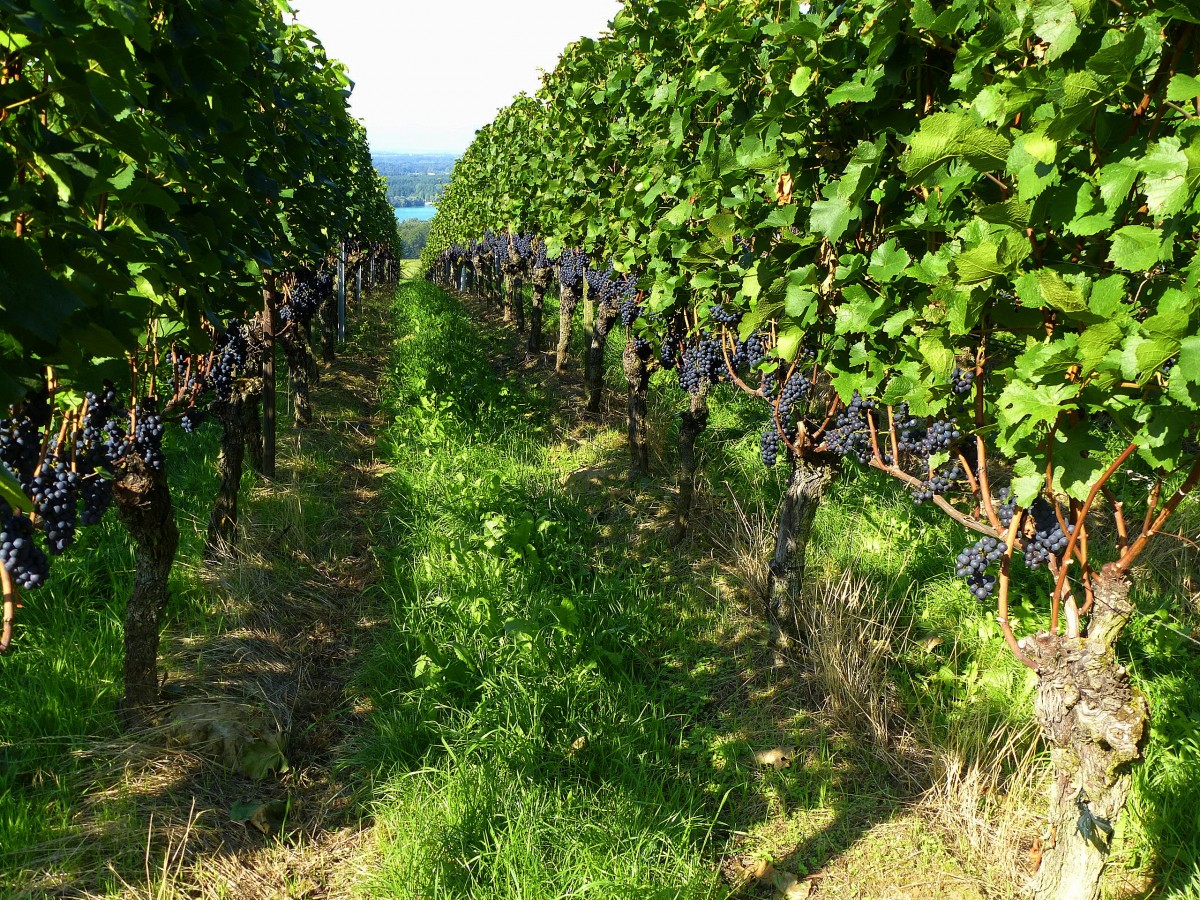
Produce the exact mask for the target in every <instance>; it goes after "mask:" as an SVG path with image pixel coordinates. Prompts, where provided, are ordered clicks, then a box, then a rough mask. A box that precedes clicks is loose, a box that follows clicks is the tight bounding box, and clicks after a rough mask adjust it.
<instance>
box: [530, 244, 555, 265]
mask: <svg viewBox="0 0 1200 900" xmlns="http://www.w3.org/2000/svg"><path fill="white" fill-rule="evenodd" d="M553 265H554V260H552V259H550V258H549V257H547V256H546V242H545V241H538V245H537V249H536V250H534V252H533V267H534V268H535V269H549V268H550V267H551V266H553Z"/></svg>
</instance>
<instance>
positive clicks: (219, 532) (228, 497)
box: [204, 396, 246, 559]
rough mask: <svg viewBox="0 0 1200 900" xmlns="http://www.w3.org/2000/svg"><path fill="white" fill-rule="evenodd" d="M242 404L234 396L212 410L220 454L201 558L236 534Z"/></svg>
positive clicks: (243, 429) (243, 435) (243, 428)
mask: <svg viewBox="0 0 1200 900" xmlns="http://www.w3.org/2000/svg"><path fill="white" fill-rule="evenodd" d="M245 406H246V401H245V399H244V398H243V397H241V396H235V397H234V398H233V399H231V400H230V401H229V402H228V403H222V404H220V405H219V406H218V407H217V409H216V410H215V414H216V417H217V419H218V421H220V423H221V452H220V454H219V455H218V456H217V496H216V498H215V499H214V500H213V506H212V512H211V513H210V514H209V517H208V534H207V536H206V538H205V541H204V554H205V556H206V557H207V558H209V559H211V558H213V557H214V556H216V554H217V552H218V551H219V550H220V549H221V547H224V546H229V545H231V544H232V543H233V541H234V537H235V535H236V534H237V519H238V493H239V491H240V489H241V486H242V465H243V462H244V461H245V457H246V410H245Z"/></svg>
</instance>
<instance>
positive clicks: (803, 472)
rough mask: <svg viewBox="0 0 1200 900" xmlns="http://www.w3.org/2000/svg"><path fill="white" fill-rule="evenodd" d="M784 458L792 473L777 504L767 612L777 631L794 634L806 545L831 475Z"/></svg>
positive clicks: (828, 469) (822, 467) (823, 466)
mask: <svg viewBox="0 0 1200 900" xmlns="http://www.w3.org/2000/svg"><path fill="white" fill-rule="evenodd" d="M788 456H789V458H790V459H791V462H792V472H791V477H790V478H789V479H788V486H787V490H786V491H785V492H784V495H783V499H782V500H781V501H780V504H779V526H778V530H777V531H776V533H775V553H774V555H773V556H772V557H771V567H770V568H771V596H770V600H769V611H770V615H771V618H772V619H773V620H774V622H775V625H776V626H777V627H778V628H779V629H780V630H781V631H783V632H786V633H790V634H795V633H796V631H797V627H796V604H797V603H798V602H799V600H800V597H801V595H802V593H803V590H804V579H805V569H806V566H807V563H808V541H809V538H810V537H812V527H813V521H814V520H815V519H816V515H817V510H818V509H819V508H820V506H821V500H822V498H823V497H824V496H825V489H826V488H827V487H828V486H829V483H830V482H831V481H832V480H833V478H834V474H835V473H834V469H833V466H831V465H829V464H827V463H823V462H813V461H810V460H806V459H803V458H801V457H798V456H796V455H795V454H793V453H790V452H789V454H788Z"/></svg>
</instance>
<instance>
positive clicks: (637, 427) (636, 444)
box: [621, 341, 650, 482]
mask: <svg viewBox="0 0 1200 900" xmlns="http://www.w3.org/2000/svg"><path fill="white" fill-rule="evenodd" d="M621 367H622V369H624V371H625V381H626V382H627V383H628V385H629V397H628V404H627V410H626V426H627V429H628V434H629V480H630V481H631V482H632V481H635V480H636V479H638V478H639V477H642V476H644V475H647V474H649V472H650V445H649V443H648V442H647V440H646V433H647V428H646V393H647V389H648V388H649V386H650V366H649V364H648V363H647V362H646V360H645V359H644V358H643V357H642V355H641V354H639V353H638V352H637V350H635V349H634V346H633V341H630V342H629V343H627V344H626V345H625V351H624V353H622V354H621Z"/></svg>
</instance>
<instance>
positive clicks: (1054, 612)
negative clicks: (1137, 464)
mask: <svg viewBox="0 0 1200 900" xmlns="http://www.w3.org/2000/svg"><path fill="white" fill-rule="evenodd" d="M1136 449H1137V441H1132V442H1131V443H1130V444H1129V446H1128V447H1126V448H1125V449H1124V450H1123V451H1122V452H1121V455H1120V456H1118V457H1117V458H1116V459H1114V460H1113V461H1112V462H1111V463H1110V464H1109V466H1108V468H1107V469H1105V470H1104V474H1103V475H1101V476H1100V478H1099V479H1098V480H1097V481H1096V483H1095V484H1093V485H1092V489H1091V490H1090V491H1089V492H1088V495H1087V499H1086V500H1085V501H1084V502H1083V507H1082V508H1081V509H1080V510H1079V513H1078V514H1077V515H1076V516H1075V529H1074V531H1072V532H1071V537H1070V539H1069V540H1068V541H1067V549H1066V552H1064V553H1063V563H1062V569H1061V570H1060V571H1059V573H1058V579H1057V581H1055V583H1054V593H1053V594H1052V595H1051V598H1050V599H1051V606H1050V631H1051V633H1055V632H1056V630H1057V629H1056V626H1057V624H1058V604H1059V601H1060V599H1061V598H1062V590H1063V585H1064V584H1066V579H1067V569H1068V568H1069V567H1070V565H1071V556H1072V554H1073V553H1074V552H1075V547H1076V545H1077V544H1078V542H1079V538H1080V536H1081V535H1082V534H1083V533H1084V528H1083V523H1084V522H1085V521H1087V516H1088V512H1090V511H1091V508H1092V504H1093V503H1094V502H1095V500H1096V495H1097V494H1099V493H1100V489H1101V488H1102V487H1104V484H1105V482H1107V481H1108V480H1109V479H1110V478H1112V477H1113V475H1115V474H1116V472H1117V470H1118V469H1120V468H1121V466H1123V465H1124V464H1125V460H1127V459H1129V457H1130V456H1131V455H1132V454H1133V451H1134V450H1136ZM1192 474H1193V475H1194V476H1195V477H1197V478H1200V460H1197V461H1196V468H1193V469H1192ZM1181 490H1182V488H1181ZM1189 490H1190V488H1189ZM1172 499H1174V498H1172ZM1179 499H1180V500H1182V499H1183V497H1182V496H1181V497H1180V498H1179ZM1057 506H1058V504H1055V507H1057ZM1171 509H1172V510H1173V509H1174V507H1171ZM1164 512H1166V513H1167V515H1170V510H1164ZM1162 521H1165V519H1164V518H1163V517H1161V516H1160V519H1159V522H1157V523H1156V524H1161V522H1162ZM1142 537H1146V534H1145V532H1143V534H1142ZM1142 537H1139V538H1138V541H1141V540H1142ZM1142 546H1143V547H1144V546H1145V544H1144V543H1143V544H1142ZM1130 549H1132V548H1130ZM1138 552H1139V553H1140V552H1141V549H1140V548H1139V549H1138ZM1126 555H1128V551H1126V554H1125V555H1123V556H1122V557H1121V560H1120V561H1119V562H1118V568H1122V569H1123V565H1122V564H1123V563H1124V562H1125V556H1126ZM1079 563H1080V565H1081V566H1082V567H1083V568H1084V569H1086V568H1087V556H1086V555H1085V554H1082V553H1081V555H1080V559H1079Z"/></svg>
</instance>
